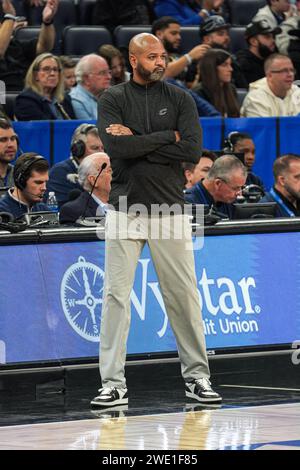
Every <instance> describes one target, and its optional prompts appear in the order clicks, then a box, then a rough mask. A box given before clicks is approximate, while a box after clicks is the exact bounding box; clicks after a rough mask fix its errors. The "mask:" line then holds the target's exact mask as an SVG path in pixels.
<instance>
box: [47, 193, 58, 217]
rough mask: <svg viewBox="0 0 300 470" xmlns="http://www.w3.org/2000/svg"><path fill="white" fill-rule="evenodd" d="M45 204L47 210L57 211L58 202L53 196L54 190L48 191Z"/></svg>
mask: <svg viewBox="0 0 300 470" xmlns="http://www.w3.org/2000/svg"><path fill="white" fill-rule="evenodd" d="M47 206H48V207H49V210H50V211H52V212H58V204H57V200H56V196H55V192H54V191H50V192H49V194H48V199H47Z"/></svg>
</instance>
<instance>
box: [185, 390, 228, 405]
mask: <svg viewBox="0 0 300 470" xmlns="http://www.w3.org/2000/svg"><path fill="white" fill-rule="evenodd" d="M185 396H186V397H188V398H193V400H197V401H199V402H200V403H220V402H221V401H222V397H216V398H203V397H198V396H197V395H195V394H194V393H192V392H187V391H186V392H185Z"/></svg>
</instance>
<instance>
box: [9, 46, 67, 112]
mask: <svg viewBox="0 0 300 470" xmlns="http://www.w3.org/2000/svg"><path fill="white" fill-rule="evenodd" d="M15 115H16V118H17V119H18V120H19V121H35V120H39V121H42V120H56V119H75V115H74V111H73V108H72V104H71V101H70V99H67V98H66V97H65V93H64V78H63V74H62V67H61V63H60V60H59V58H58V57H56V56H54V55H53V54H51V53H48V52H46V53H44V54H40V55H38V56H37V57H36V58H35V59H34V61H33V62H32V64H31V66H30V67H29V69H28V72H27V74H26V78H25V89H24V90H23V91H22V92H21V93H20V94H19V95H18V96H17V98H16V106H15Z"/></svg>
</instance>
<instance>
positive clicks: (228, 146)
mask: <svg viewBox="0 0 300 470" xmlns="http://www.w3.org/2000/svg"><path fill="white" fill-rule="evenodd" d="M235 134H239V132H238V131H232V132H229V134H228V136H227V137H226V139H225V140H224V143H223V152H233V149H234V144H233V142H232V137H233V136H234V135H235Z"/></svg>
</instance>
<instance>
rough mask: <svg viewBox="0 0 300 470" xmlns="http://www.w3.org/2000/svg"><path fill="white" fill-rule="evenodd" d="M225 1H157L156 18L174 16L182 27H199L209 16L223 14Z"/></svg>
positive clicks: (155, 3)
mask: <svg viewBox="0 0 300 470" xmlns="http://www.w3.org/2000/svg"><path fill="white" fill-rule="evenodd" d="M223 1H224V0H155V2H154V11H155V14H156V16H157V17H158V18H159V17H161V16H173V18H176V20H178V21H179V23H180V24H181V25H182V26H190V25H198V24H200V23H202V22H203V20H205V19H206V18H207V17H208V16H210V15H216V14H222V5H223Z"/></svg>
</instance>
